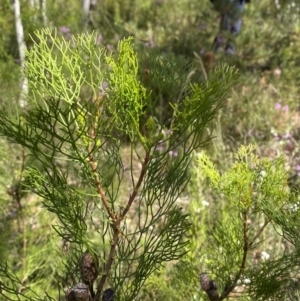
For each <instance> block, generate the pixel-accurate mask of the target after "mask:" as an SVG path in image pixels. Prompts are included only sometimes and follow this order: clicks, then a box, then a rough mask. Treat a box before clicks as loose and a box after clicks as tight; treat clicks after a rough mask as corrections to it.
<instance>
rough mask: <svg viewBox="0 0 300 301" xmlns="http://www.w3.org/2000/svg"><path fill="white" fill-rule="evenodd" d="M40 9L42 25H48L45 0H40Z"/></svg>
mask: <svg viewBox="0 0 300 301" xmlns="http://www.w3.org/2000/svg"><path fill="white" fill-rule="evenodd" d="M40 10H41V12H42V18H43V24H44V26H45V27H46V26H48V18H47V14H46V0H40Z"/></svg>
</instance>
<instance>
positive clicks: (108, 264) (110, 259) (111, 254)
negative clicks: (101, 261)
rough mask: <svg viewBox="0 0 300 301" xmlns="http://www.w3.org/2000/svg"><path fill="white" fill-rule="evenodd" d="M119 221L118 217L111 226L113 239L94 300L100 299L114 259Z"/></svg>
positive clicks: (118, 234) (118, 233)
mask: <svg viewBox="0 0 300 301" xmlns="http://www.w3.org/2000/svg"><path fill="white" fill-rule="evenodd" d="M120 222H121V219H118V220H117V221H115V222H114V224H113V225H112V228H113V231H114V235H113V240H112V243H111V246H110V251H109V255H108V260H107V262H106V265H105V271H104V273H103V274H102V277H101V279H100V281H99V283H98V285H97V293H96V295H95V299H94V300H95V301H99V300H100V297H101V292H102V289H103V286H104V284H105V281H106V278H107V276H108V274H109V271H110V269H111V266H112V264H113V262H114V259H115V254H116V249H117V245H118V242H119V236H120Z"/></svg>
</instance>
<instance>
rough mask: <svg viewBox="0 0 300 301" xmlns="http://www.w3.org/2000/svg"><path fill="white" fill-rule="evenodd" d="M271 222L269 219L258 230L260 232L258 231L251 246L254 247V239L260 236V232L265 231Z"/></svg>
mask: <svg viewBox="0 0 300 301" xmlns="http://www.w3.org/2000/svg"><path fill="white" fill-rule="evenodd" d="M269 222H270V221H269V220H267V221H265V223H264V224H263V226H262V227H261V228H260V229H259V230H258V232H257V233H256V235H255V236H254V237H253V239H252V240H251V242H250V243H249V248H250V247H252V245H253V243H254V241H255V240H256V239H257V238H258V237H259V236H260V234H261V233H262V232H263V230H264V229H265V227H266V226H267V225H268V224H269Z"/></svg>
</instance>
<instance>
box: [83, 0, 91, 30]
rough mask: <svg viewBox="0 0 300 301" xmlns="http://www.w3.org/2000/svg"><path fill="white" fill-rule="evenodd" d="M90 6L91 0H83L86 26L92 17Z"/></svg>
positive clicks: (84, 23)
mask: <svg viewBox="0 0 300 301" xmlns="http://www.w3.org/2000/svg"><path fill="white" fill-rule="evenodd" d="M90 7H91V0H83V5H82V9H83V25H84V27H85V28H86V27H87V25H88V23H89V18H90Z"/></svg>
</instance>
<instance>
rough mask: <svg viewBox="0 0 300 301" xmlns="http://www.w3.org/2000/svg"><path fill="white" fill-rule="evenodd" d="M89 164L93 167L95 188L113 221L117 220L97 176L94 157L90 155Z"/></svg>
mask: <svg viewBox="0 0 300 301" xmlns="http://www.w3.org/2000/svg"><path fill="white" fill-rule="evenodd" d="M89 163H90V166H91V168H92V171H93V174H94V182H95V186H96V188H97V191H98V194H99V196H100V197H101V200H102V203H103V205H104V207H105V209H106V212H107V214H108V215H109V217H110V218H111V219H112V220H115V219H116V216H115V215H114V214H113V213H112V211H111V209H110V207H109V204H108V201H107V198H106V195H105V192H104V190H103V188H102V186H101V183H100V179H99V176H98V174H97V165H96V163H95V161H94V158H93V156H92V155H90V157H89Z"/></svg>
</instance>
